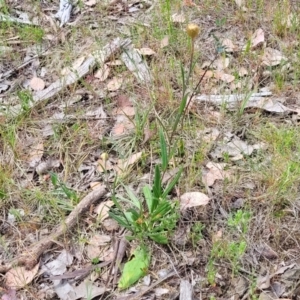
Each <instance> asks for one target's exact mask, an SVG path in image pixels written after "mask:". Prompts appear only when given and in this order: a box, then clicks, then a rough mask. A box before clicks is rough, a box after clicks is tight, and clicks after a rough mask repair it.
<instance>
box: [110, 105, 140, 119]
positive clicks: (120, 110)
mask: <svg viewBox="0 0 300 300" xmlns="http://www.w3.org/2000/svg"><path fill="white" fill-rule="evenodd" d="M112 114H113V115H125V116H129V117H132V116H134V115H135V108H134V107H133V106H124V107H117V108H115V109H113V110H112Z"/></svg>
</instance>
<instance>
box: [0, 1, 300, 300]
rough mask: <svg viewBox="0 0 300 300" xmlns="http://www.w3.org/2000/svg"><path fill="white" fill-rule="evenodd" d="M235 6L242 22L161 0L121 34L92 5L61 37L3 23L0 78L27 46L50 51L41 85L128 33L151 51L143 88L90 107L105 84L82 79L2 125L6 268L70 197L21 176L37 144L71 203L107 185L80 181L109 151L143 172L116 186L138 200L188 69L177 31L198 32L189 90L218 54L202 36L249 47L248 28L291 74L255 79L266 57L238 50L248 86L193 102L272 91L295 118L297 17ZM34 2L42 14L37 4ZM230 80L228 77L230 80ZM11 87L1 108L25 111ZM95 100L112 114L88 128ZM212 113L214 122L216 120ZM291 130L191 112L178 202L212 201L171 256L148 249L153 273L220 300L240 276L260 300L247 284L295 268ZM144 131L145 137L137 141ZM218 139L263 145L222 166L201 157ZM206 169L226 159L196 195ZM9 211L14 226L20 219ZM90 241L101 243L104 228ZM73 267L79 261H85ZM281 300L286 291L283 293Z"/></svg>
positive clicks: (196, 213)
mask: <svg viewBox="0 0 300 300" xmlns="http://www.w3.org/2000/svg"><path fill="white" fill-rule="evenodd" d="M198 2H201V3H198ZM246 2H247V4H246V8H247V11H246V12H243V11H242V10H239V9H237V7H236V4H235V2H234V1H225V0H215V1H209V0H205V1H195V4H196V5H197V7H195V6H191V7H188V6H184V5H183V2H182V1H178V0H176V1H169V0H168V1H162V0H160V1H158V2H157V4H156V5H155V6H154V7H153V9H152V10H151V11H149V12H148V13H146V14H145V13H142V11H143V10H141V13H138V14H137V15H136V16H135V17H134V22H131V23H130V19H129V18H128V17H126V15H125V14H124V13H123V12H122V10H121V12H118V11H116V10H114V9H108V8H107V6H105V5H104V4H101V3H98V4H97V5H96V6H95V7H94V8H93V9H92V10H91V11H87V10H86V8H85V7H84V6H83V7H82V11H85V14H82V17H81V18H78V15H75V16H73V17H72V18H73V19H72V21H75V25H73V26H66V27H65V28H63V29H61V30H60V29H59V30H58V32H55V30H54V28H55V27H54V26H49V21H47V19H44V21H43V23H42V26H41V27H29V26H19V25H14V24H7V23H1V24H0V40H2V41H3V42H2V43H1V46H2V45H3V46H9V47H12V49H11V51H9V52H8V53H7V54H6V53H5V54H0V61H1V64H2V65H1V69H0V71H1V72H5V71H6V70H7V69H8V68H11V67H12V66H15V67H16V66H18V65H20V64H21V63H22V62H23V59H24V57H25V55H26V49H27V48H28V46H29V45H34V46H35V47H36V48H37V49H41V46H42V45H44V46H45V47H46V48H47V47H49V50H48V51H47V53H46V55H43V56H41V58H40V61H39V62H40V65H39V66H38V67H37V70H38V71H40V68H41V67H45V68H47V73H46V76H45V78H44V80H45V81H46V82H47V83H50V82H52V81H54V80H56V79H57V78H58V77H59V76H60V72H61V70H62V69H63V68H64V67H66V66H68V65H71V64H72V62H74V60H76V59H77V58H79V57H80V56H82V55H84V54H85V53H86V52H87V51H89V50H91V49H94V48H100V47H102V46H103V45H105V44H106V43H107V42H108V41H110V40H111V39H112V38H113V37H118V36H121V37H128V36H129V37H130V38H131V39H132V42H133V45H134V46H135V47H136V48H142V47H149V48H151V49H153V50H154V51H155V52H156V54H155V56H154V57H151V58H149V59H148V64H149V67H150V69H151V72H152V75H153V79H154V80H153V84H152V85H151V86H148V87H144V86H140V85H139V84H137V83H136V82H135V81H134V80H133V79H131V81H130V80H129V82H127V85H126V87H125V88H123V89H122V90H119V91H117V92H116V93H115V94H113V93H108V94H107V95H105V97H99V96H98V95H99V94H100V92H101V91H103V88H104V87H105V85H106V83H105V82H97V81H93V80H94V79H95V78H93V76H88V77H86V78H84V79H82V80H81V82H78V83H77V84H74V85H73V86H70V87H68V88H67V89H66V90H65V91H64V92H62V93H60V94H59V95H57V96H56V97H55V98H54V99H53V100H51V102H50V103H44V104H43V105H40V106H39V107H36V108H33V109H32V110H28V111H26V110H25V111H24V113H22V115H20V116H18V117H17V118H13V119H7V120H6V122H4V123H1V124H0V136H1V141H0V150H1V151H0V152H1V153H0V208H1V211H2V212H3V213H2V217H1V219H0V220H1V225H0V233H1V235H0V249H1V250H2V251H0V252H1V253H2V254H1V256H0V259H1V260H3V261H6V260H7V259H9V258H12V257H14V256H15V255H16V253H17V252H20V251H23V250H24V249H26V247H28V245H29V244H31V243H33V242H34V241H36V232H40V231H41V230H51V229H52V228H53V226H54V225H55V224H57V220H61V219H64V218H65V217H66V215H67V214H68V213H69V211H70V210H71V209H72V207H74V203H72V202H71V201H70V199H67V198H66V197H65V195H63V194H61V193H58V191H57V190H56V189H55V188H54V187H53V185H52V184H51V181H50V179H49V177H47V174H46V175H43V176H39V175H38V174H37V173H36V172H34V168H30V167H29V166H28V158H29V157H30V153H32V152H33V151H34V147H36V145H37V144H38V143H39V142H42V143H43V147H44V150H43V156H42V160H44V161H46V160H47V159H57V160H59V161H60V162H61V164H60V166H59V167H58V168H56V169H54V170H53V172H55V173H56V174H58V177H59V178H60V180H61V182H63V183H64V184H65V185H66V186H67V187H69V188H70V189H73V190H75V191H76V193H77V195H78V197H79V198H80V196H81V195H83V194H84V193H85V192H86V191H87V190H88V189H89V183H90V182H91V181H97V180H100V181H101V180H102V181H105V182H108V183H109V184H111V187H114V180H115V177H114V176H115V175H114V174H104V175H103V174H99V173H97V172H90V170H91V166H94V165H95V162H96V161H97V160H98V159H99V156H100V154H101V153H103V152H107V153H108V154H109V155H111V156H112V157H114V159H115V160H117V159H119V158H124V157H128V156H130V154H132V153H136V152H139V151H143V152H144V158H143V160H142V162H141V163H140V164H138V165H135V166H134V167H132V169H131V171H130V172H129V174H127V175H128V176H127V177H125V178H123V179H122V182H123V183H125V184H127V185H130V186H134V187H135V188H137V190H140V188H141V186H142V185H143V182H141V179H140V178H142V177H143V175H145V174H148V173H149V172H153V165H154V164H155V162H157V160H158V158H159V143H158V135H157V128H158V126H159V125H160V124H161V123H162V124H164V126H165V127H166V128H167V132H169V131H170V124H173V122H174V119H175V117H176V109H177V108H178V105H179V103H180V100H181V91H182V82H181V80H182V78H181V75H180V65H181V64H183V65H184V66H187V65H188V62H189V51H190V49H191V45H190V43H189V40H188V37H187V36H186V34H185V31H184V29H185V26H186V23H187V22H194V23H197V24H198V25H199V26H200V27H201V34H200V37H199V38H198V39H197V41H196V55H195V57H196V60H195V61H196V63H195V71H194V75H193V76H194V77H193V83H196V82H197V80H198V79H199V77H200V69H201V66H202V63H203V62H204V61H207V60H208V61H210V60H211V59H213V57H214V55H215V53H216V51H215V49H216V40H215V39H214V37H213V35H212V34H214V35H215V36H216V38H217V39H224V38H230V39H231V40H232V41H233V42H234V43H236V44H238V45H241V44H243V43H246V42H247V40H249V39H250V38H251V35H252V34H253V32H254V31H255V30H256V29H258V28H262V29H263V30H264V32H265V41H266V43H267V46H268V47H272V48H276V49H278V50H280V51H281V52H282V53H283V54H284V55H285V56H286V57H288V59H289V63H290V66H288V68H283V67H282V66H278V67H277V68H270V69H269V70H268V71H269V73H268V75H265V73H264V71H266V69H264V68H262V66H261V64H260V63H261V56H262V53H263V48H260V49H257V50H255V51H252V50H249V51H244V52H236V53H234V54H232V55H229V56H230V57H231V62H230V67H229V69H230V70H229V71H230V72H231V74H233V75H235V76H236V74H237V73H238V70H240V68H241V67H244V68H245V69H246V70H247V71H248V72H249V76H248V77H247V78H248V79H246V80H244V79H243V80H242V79H240V82H241V85H240V87H239V88H237V89H236V90H234V91H233V90H230V86H229V84H226V83H224V82H221V81H217V80H214V79H209V80H206V79H205V80H204V81H203V83H202V85H201V90H200V91H199V94H200V93H203V94H205V93H206V94H230V93H233V92H234V93H248V92H250V91H253V90H257V89H259V88H261V87H264V86H270V87H271V90H272V92H273V95H274V97H275V96H278V97H282V99H284V100H285V104H286V105H287V106H289V105H290V107H292V108H298V106H299V100H298V95H299V79H300V78H299V77H300V72H299V70H300V55H299V54H300V52H299V49H298V48H299V45H298V44H299V37H300V32H299V26H298V25H297V24H296V22H297V20H296V17H295V19H293V20H292V21H291V25H290V26H288V25H287V23H286V22H284V20H287V17H288V15H290V14H291V13H295V14H296V15H298V14H299V7H298V5H297V3H293V2H292V1H288V0H282V1H277V0H276V1H275V0H272V1H266V0H265V1H264V0H256V1H254V0H253V1H246ZM81 4H82V3H81ZM23 5H24V7H23V9H24V10H25V11H26V9H28V7H31V6H32V5H33V2H32V1H29V0H28V1H24V3H22V4H21V6H23ZM34 5H35V6H36V7H37V12H38V15H39V16H41V15H42V12H43V11H44V10H45V8H46V7H45V4H37V3H35V4H34ZM49 5H50V4H49ZM82 5H83V4H82ZM48 8H51V9H52V8H53V7H48ZM179 12H180V13H183V15H184V16H185V19H186V22H183V23H174V22H172V15H173V14H174V13H179ZM113 16H115V17H117V19H116V20H115V19H114V18H113ZM118 20H119V21H120V20H121V21H122V22H117V21H118ZM40 28H42V29H40ZM50 35H51V36H50ZM15 36H18V39H17V41H18V43H13V44H12V43H11V42H10V41H11V38H13V37H15ZM166 36H168V38H169V44H168V46H167V47H164V48H161V46H160V45H161V40H162V39H163V38H164V37H166ZM50 38H51V39H50ZM8 66H9V67H8ZM26 72H27V70H26V68H25V69H23V70H20V71H18V72H17V73H16V74H14V75H13V76H12V78H10V79H12V81H18V80H23V79H28V78H29V77H30V76H31V75H30V76H29V75H28V73H26ZM29 74H30V73H29ZM118 75H121V76H123V77H132V75H131V74H130V73H129V72H128V71H127V70H126V68H124V67H122V66H115V67H112V73H111V75H110V76H111V77H113V76H118ZM238 81H239V78H238V76H236V80H235V82H236V83H237V82H238ZM22 84H24V81H22V82H21V83H17V85H16V88H15V90H14V91H11V92H9V93H8V94H6V95H5V99H8V101H12V102H14V101H21V102H23V103H24V101H25V100H24V95H23V96H22V95H21V96H20V94H19V92H20V91H22V90H24V87H23V85H22ZM249 87H250V88H249ZM120 94H122V95H125V96H126V97H131V98H133V99H134V101H135V103H136V116H135V119H134V121H133V122H134V125H135V129H134V132H133V133H129V134H128V135H127V136H125V137H123V138H121V139H114V138H111V136H110V131H111V129H112V127H113V125H114V116H113V114H112V111H113V108H114V107H115V106H116V103H117V99H118V95H120ZM78 95H80V97H79V99H80V100H79V101H78V102H77V103H76V104H75V105H73V106H69V105H68V104H67V103H68V101H70V100H72V99H74V98H75V97H78ZM100 103H101V104H102V105H103V107H104V111H105V112H107V113H108V114H109V117H108V118H107V119H106V121H105V123H101V124H100V123H99V122H98V121H97V120H86V119H85V118H84V116H85V112H86V110H88V109H93V108H97V107H99V104H100ZM61 104H64V106H65V109H64V111H68V112H72V113H74V114H75V116H76V118H75V119H74V120H72V121H70V122H65V123H56V124H53V126H52V129H53V130H54V134H53V135H51V136H49V137H44V136H43V134H42V130H43V128H44V127H45V125H46V124H47V122H46V121H47V119H49V118H50V116H52V115H53V114H55V113H57V112H61V108H59V106H60V105H61ZM215 112H218V113H220V114H218V115H216V114H213V113H215ZM158 118H159V121H158ZM144 121H145V122H144ZM297 121H298V120H297V118H296V117H293V116H292V115H291V114H286V115H276V114H271V113H268V112H265V111H261V110H253V109H245V110H244V109H237V110H233V111H232V110H229V109H228V108H227V107H226V106H223V107H216V106H214V105H210V104H205V105H196V104H195V105H194V106H193V108H192V110H191V113H190V114H189V115H188V116H186V118H185V120H184V122H183V128H182V129H180V130H178V131H177V133H176V135H177V136H176V138H177V143H178V145H177V146H176V151H175V160H176V163H177V165H184V166H185V169H184V175H183V176H182V178H181V179H180V183H179V185H178V187H177V195H178V193H179V194H183V193H184V192H186V191H201V192H203V193H209V196H210V197H211V201H210V203H209V204H208V205H207V206H206V207H204V208H199V209H198V208H196V209H192V210H191V211H189V212H187V213H185V214H183V215H182V216H181V218H180V220H179V222H178V226H177V229H176V232H175V238H174V239H172V241H171V243H170V245H169V246H168V247H161V246H157V245H153V244H152V245H151V244H149V247H151V249H152V252H153V254H152V263H151V268H150V269H151V272H152V273H154V274H155V273H157V272H158V271H159V270H160V269H163V268H170V267H171V268H172V267H175V268H176V269H177V271H178V272H179V273H180V274H181V276H187V277H189V278H190V277H191V274H194V275H193V276H194V278H197V282H196V285H195V287H194V289H195V294H196V295H197V296H198V295H200V293H202V297H203V299H227V298H228V299H229V298H230V297H231V296H232V295H233V294H234V293H235V286H236V280H237V279H239V278H240V277H242V278H244V279H243V280H245V286H248V288H247V291H248V298H247V299H258V297H259V295H260V293H261V290H260V289H259V288H256V287H255V286H256V285H255V280H256V278H257V277H258V276H259V274H260V272H261V271H262V269H265V270H268V271H269V272H270V273H272V272H274V270H275V269H276V268H278V267H279V265H280V263H281V262H283V261H284V262H286V264H287V265H288V264H289V263H290V262H292V261H295V260H296V259H298V252H299V244H298V240H299V236H300V228H299V219H298V215H299V207H300V204H299V180H300V179H299V178H300V167H299V155H300V154H299V153H300V149H299V142H298V141H299V138H300V136H299V135H300V134H299V133H300V131H299V126H298V123H297ZM48 124H49V123H48ZM99 124H100V125H99ZM145 128H147V130H149V131H151V133H152V136H151V138H150V139H149V140H147V141H146V142H145V141H144V133H145ZM207 128H208V129H209V128H216V129H218V130H219V132H220V135H219V137H218V139H217V140H211V141H209V142H207V141H205V139H204V137H203V135H202V134H201V132H200V131H201V130H203V129H207ZM228 133H231V134H234V135H236V136H238V137H240V138H241V140H243V141H246V142H247V143H249V144H255V143H258V142H262V143H264V148H263V149H262V150H256V151H254V152H253V154H252V155H251V156H245V155H244V156H243V159H241V160H238V161H232V160H231V159H230V158H228V157H227V156H226V155H224V156H223V157H222V158H220V159H216V158H214V157H212V154H211V153H212V150H213V149H214V148H215V147H216V145H217V142H218V141H221V140H222V139H223V137H224V136H226V135H227V134H228ZM208 161H215V162H226V163H227V164H228V165H227V169H229V170H232V173H233V176H232V177H231V178H230V179H229V180H224V181H217V182H216V183H215V184H214V185H213V186H212V187H210V188H207V187H206V186H205V184H204V183H203V180H202V175H203V166H204V165H205V164H206V163H207V162H208ZM80 168H81V171H80ZM84 168H85V170H83V169H84ZM82 170H83V171H82ZM89 172H90V173H89ZM116 187H119V185H118V184H117V185H116ZM177 195H176V193H173V194H172V195H171V197H172V198H176V196H177ZM20 211H22V212H24V215H18V212H20ZM8 213H11V214H13V215H15V216H16V219H17V221H16V223H15V225H14V226H11V225H9V223H7V221H6V218H7V215H8ZM94 218H96V216H95V215H94V214H93V212H91V215H90V217H87V219H86V220H85V222H79V224H78V232H76V233H75V232H74V235H72V234H70V235H69V236H68V237H66V240H64V241H62V243H63V245H65V246H67V245H68V247H70V243H71V244H72V245H74V247H75V248H76V247H77V246H78V245H80V247H82V248H84V245H86V242H87V241H88V240H89V236H91V235H92V233H93V232H94V231H97V228H98V227H97V226H98V225H99V224H98V223H97V222H94V221H95V220H94ZM87 223H88V226H87ZM101 230H102V231H103V232H105V230H104V229H103V228H102V229H101ZM182 232H183V235H182ZM183 236H184V238H183ZM178 240H180V242H181V243H178ZM267 246H268V247H270V248H271V249H273V251H274V253H275V254H274V253H273V254H270V253H267V254H266V253H265V252H264V251H263V249H265V248H266V247H267ZM264 247H265V248H264ZM83 256H84V259H85V260H89V258H87V257H86V254H85V253H84V254H83ZM171 262H172V263H171ZM198 279H199V280H198ZM168 287H169V288H170V290H171V291H174V292H175V291H176V290H178V282H177V281H175V282H171V283H170V284H169V286H168ZM38 288H39V283H35V284H33V285H32V286H30V287H28V290H27V293H28V294H27V295H26V297H27V298H26V299H31V298H34V295H35V293H36V292H37V290H38ZM30 293H31V295H29V294H30ZM286 295H287V297H290V298H291V297H292V296H293V295H294V296H295V295H296V294H295V292H293V291H290V290H288V289H287V291H286ZM239 299H242V295H240V298H239ZM295 299H296V298H295Z"/></svg>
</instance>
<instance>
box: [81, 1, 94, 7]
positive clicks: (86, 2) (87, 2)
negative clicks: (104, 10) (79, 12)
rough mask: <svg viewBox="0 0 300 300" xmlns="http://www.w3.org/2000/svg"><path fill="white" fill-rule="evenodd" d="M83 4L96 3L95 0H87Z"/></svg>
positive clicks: (91, 4) (92, 4) (90, 4)
mask: <svg viewBox="0 0 300 300" xmlns="http://www.w3.org/2000/svg"><path fill="white" fill-rule="evenodd" d="M84 4H85V5H86V6H94V5H96V0H88V1H85V2H84Z"/></svg>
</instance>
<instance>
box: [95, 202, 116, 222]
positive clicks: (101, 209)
mask: <svg viewBox="0 0 300 300" xmlns="http://www.w3.org/2000/svg"><path fill="white" fill-rule="evenodd" d="M113 205H114V203H113V201H105V202H101V203H100V204H99V205H98V206H96V207H95V209H94V212H95V213H96V214H98V218H99V219H100V220H101V221H103V220H105V219H106V218H108V212H109V208H110V207H112V206H113Z"/></svg>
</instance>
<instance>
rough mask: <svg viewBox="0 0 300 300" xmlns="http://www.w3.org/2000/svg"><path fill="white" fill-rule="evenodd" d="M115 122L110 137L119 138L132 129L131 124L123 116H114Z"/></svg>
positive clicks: (132, 125)
mask: <svg viewBox="0 0 300 300" xmlns="http://www.w3.org/2000/svg"><path fill="white" fill-rule="evenodd" d="M116 118H117V121H116V123H115V125H114V127H113V128H112V130H111V135H112V136H115V137H117V136H120V135H123V134H126V133H128V132H130V131H131V130H132V129H133V128H134V124H133V122H131V121H130V120H129V119H128V117H127V116H125V115H124V114H122V115H117V116H116Z"/></svg>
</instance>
